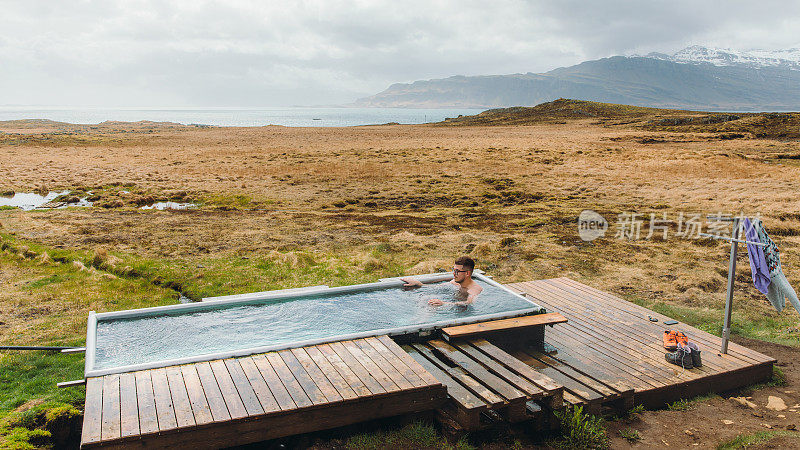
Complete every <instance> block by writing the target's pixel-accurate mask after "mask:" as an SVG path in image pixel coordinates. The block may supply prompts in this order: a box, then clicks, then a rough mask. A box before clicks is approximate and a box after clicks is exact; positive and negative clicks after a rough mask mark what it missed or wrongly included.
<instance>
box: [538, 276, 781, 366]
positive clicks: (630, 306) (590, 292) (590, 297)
mask: <svg viewBox="0 0 800 450" xmlns="http://www.w3.org/2000/svg"><path fill="white" fill-rule="evenodd" d="M540 281H541V282H540V283H536V285H535V286H537V287H540V288H543V289H550V290H551V291H552V290H554V289H556V290H560V291H561V292H562V293H566V294H567V295H571V296H574V298H575V299H580V301H581V302H586V303H589V304H597V305H602V307H603V308H604V309H605V310H606V311H607V314H613V313H618V314H626V315H628V317H630V318H637V319H645V318H646V316H647V315H651V316H653V317H656V318H659V319H661V320H662V322H663V320H668V319H669V318H668V317H666V316H663V315H661V314H658V313H656V312H654V311H651V310H649V309H646V308H644V307H642V306H639V305H636V304H634V303H631V302H626V301H624V300H622V299H619V298H617V297H614V296H613V295H611V294H609V293H606V292H603V291H599V290H596V289H594V288H591V287H589V286H586V285H584V284H581V283H577V282H573V281H572V280H568V279H563V280H562V279H554V280H540ZM640 323H641V325H644V326H646V327H651V329H653V327H654V328H655V330H656V331H657V332H662V331H663V329H664V328H663V325H661V323H652V322H649V321H646V322H645V321H643V320H642V321H641V322H640ZM670 328H679V329H681V330H682V331H684V332H686V333H687V334H688V335H690V339H692V340H693V341H695V342H696V343H698V344H699V345H700V346H701V347H705V348H709V349H715V348H716V347H718V346H719V342H720V338H719V337H716V336H713V335H711V334H709V333H706V332H704V331H702V330H699V329H697V328H694V327H691V326H689V325H686V324H682V323H678V324H677V325H674V326H672V327H670ZM657 338H658V339H660V336H657ZM712 351H713V350H712ZM751 352H752V353H751ZM729 353H730V354H729V355H719V356H720V357H721V359H722V360H726V361H727V363H728V364H730V363H733V362H737V361H738V362H739V363H740V364H739V365H737V367H736V368H738V367H741V363H745V364H751V363H757V362H761V361H762V360H761V359H759V357H761V358H769V357H767V356H765V355H762V354H760V353H758V352H755V351H753V350H750V349H747V348H745V347H741V349H738V348H730V352H729ZM710 361H711V360H710ZM704 362H705V361H704ZM732 368H733V367H732Z"/></svg>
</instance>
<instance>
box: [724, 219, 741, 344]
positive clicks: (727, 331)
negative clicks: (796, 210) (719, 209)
mask: <svg viewBox="0 0 800 450" xmlns="http://www.w3.org/2000/svg"><path fill="white" fill-rule="evenodd" d="M738 239H739V218H738V217H735V218H734V219H733V239H732V240H731V260H730V263H729V264H728V295H727V296H726V297H725V323H724V324H723V326H722V349H721V350H720V351H721V352H722V353H723V354H727V353H728V338H730V336H731V310H732V309H733V282H734V281H735V280H736V254H737V253H738V252H739V242H737V240H738Z"/></svg>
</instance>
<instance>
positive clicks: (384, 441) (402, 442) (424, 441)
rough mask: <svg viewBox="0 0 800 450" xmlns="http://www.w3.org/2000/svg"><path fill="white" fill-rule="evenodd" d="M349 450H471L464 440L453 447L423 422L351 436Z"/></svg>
mask: <svg viewBox="0 0 800 450" xmlns="http://www.w3.org/2000/svg"><path fill="white" fill-rule="evenodd" d="M345 446H346V447H347V448H348V449H350V450H383V449H386V450H389V449H392V450H393V449H418V448H425V449H441V450H469V449H473V448H474V447H472V446H471V445H469V443H468V442H467V440H466V439H461V440H459V441H458V442H456V443H455V444H454V445H453V444H450V443H449V442H448V441H447V439H445V438H444V437H443V436H442V435H440V434H439V433H438V432H437V431H436V428H434V427H433V426H432V425H431V424H428V423H425V422H413V423H410V424H408V425H406V426H404V427H402V428H399V429H396V430H378V431H373V432H369V433H361V434H356V435H354V436H351V437H350V438H348V439H347V441H346V442H345Z"/></svg>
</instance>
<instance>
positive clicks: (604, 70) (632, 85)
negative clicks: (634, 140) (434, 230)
mask: <svg viewBox="0 0 800 450" xmlns="http://www.w3.org/2000/svg"><path fill="white" fill-rule="evenodd" d="M558 98H577V99H582V100H591V101H598V102H608V103H622V104H627V105H636V106H652V107H658V108H674V109H697V110H710V111H798V110H800V49H797V48H795V49H787V50H778V51H761V50H754V51H749V52H743V51H735V50H729V49H715V48H708V47H701V46H691V47H687V48H685V49H683V50H680V51H678V52H676V53H674V54H672V55H667V54H663V53H650V54H647V55H632V56H612V57H609V58H602V59H597V60H592V61H586V62H583V63H580V64H577V65H574V66H570V67H562V68H558V69H554V70H551V71H549V72H545V73H530V72H529V73H525V74H511V75H484V76H460V75H459V76H452V77H449V78H442V79H433V80H422V81H415V82H413V83H398V84H393V85H391V86H390V87H389V88H388V89H386V90H385V91H383V92H380V93H378V94H375V95H372V96H370V97H365V98H361V99H359V100H357V101H356V102H355V106H363V107H406V108H414V107H419V108H436V107H458V108H502V107H509V106H533V105H537V104H540V103H543V102H548V101H552V100H554V99H558Z"/></svg>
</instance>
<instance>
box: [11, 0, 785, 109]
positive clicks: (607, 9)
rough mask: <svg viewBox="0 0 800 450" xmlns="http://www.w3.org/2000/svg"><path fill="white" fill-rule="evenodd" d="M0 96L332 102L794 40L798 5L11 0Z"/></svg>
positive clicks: (106, 102)
mask: <svg viewBox="0 0 800 450" xmlns="http://www.w3.org/2000/svg"><path fill="white" fill-rule="evenodd" d="M0 8H2V9H0V11H2V13H0V105H4V104H5V105H10V104H15V105H70V106H84V105H85V106H287V105H319V104H338V103H348V102H352V101H354V100H355V99H356V98H358V97H363V96H366V95H370V94H374V93H377V92H379V91H382V90H384V89H385V88H387V87H388V86H389V85H390V84H392V83H396V82H410V81H414V80H419V79H429V78H443V77H448V76H451V75H487V74H507V73H520V72H544V71H547V70H550V69H553V68H556V67H561V66H569V65H572V64H577V63H579V62H581V61H585V60H589V59H597V58H602V57H606V56H612V55H618V54H632V53H647V52H650V51H659V52H664V53H672V52H674V51H677V50H679V49H681V48H683V47H685V46H687V45H691V44H700V45H708V46H717V47H730V48H734V49H741V50H746V49H753V48H763V49H783V48H791V47H798V46H800V32H798V30H800V2H793V1H764V0H759V1H756V2H754V1H751V0H748V1H709V2H704V1H699V2H698V1H696V0H694V1H677V0H670V1H653V2H648V1H643V0H638V1H593V0H586V1H574V0H572V1H570V0H552V1H515V0H495V1H491V2H488V1H484V2H478V1H471V0H448V1H436V0H422V1H403V0H387V1H353V2H343V1H342V2H340V1H334V0H324V1H305V2H303V1H276V2H269V1H238V0H227V1H221V2H207V1H201V0H190V1H144V0H143V1H132V0H126V1H111V0H104V1H80V0H73V1H31V0H27V1H25V0H19V1H6V0H0Z"/></svg>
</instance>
